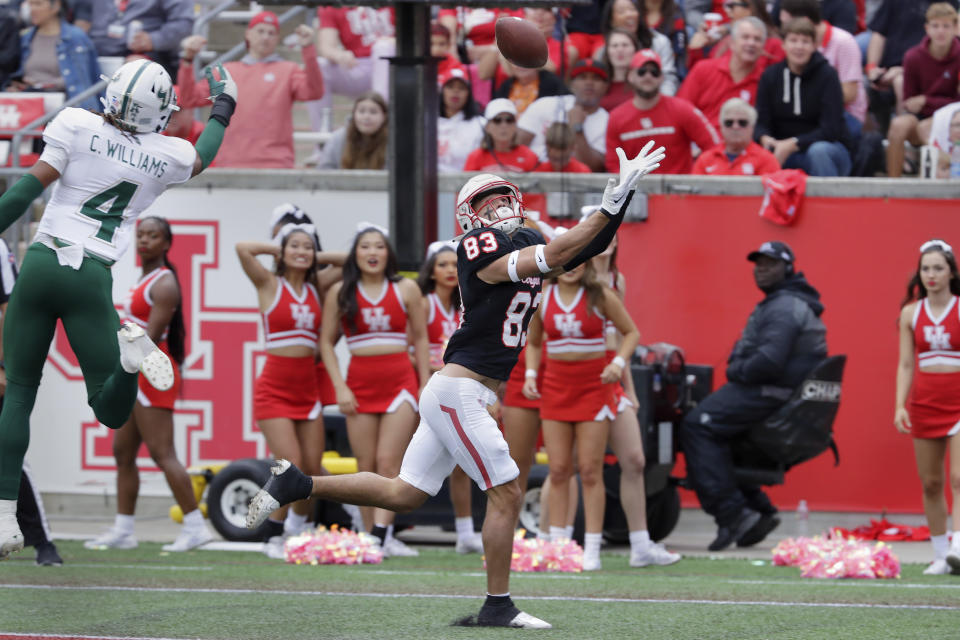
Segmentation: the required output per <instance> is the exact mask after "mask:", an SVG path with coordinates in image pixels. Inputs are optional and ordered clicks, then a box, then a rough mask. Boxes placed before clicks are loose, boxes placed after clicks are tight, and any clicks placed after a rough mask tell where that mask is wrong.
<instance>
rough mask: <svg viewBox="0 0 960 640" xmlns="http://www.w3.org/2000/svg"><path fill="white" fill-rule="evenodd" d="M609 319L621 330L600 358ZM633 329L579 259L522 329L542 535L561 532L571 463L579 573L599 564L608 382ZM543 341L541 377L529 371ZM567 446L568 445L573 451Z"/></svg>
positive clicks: (627, 350)
mask: <svg viewBox="0 0 960 640" xmlns="http://www.w3.org/2000/svg"><path fill="white" fill-rule="evenodd" d="M607 318H609V319H610V321H611V322H613V324H614V326H615V327H616V328H617V329H618V330H619V331H620V332H621V333H622V334H623V335H624V339H623V342H622V344H621V345H620V354H619V355H618V356H617V357H616V358H614V359H613V361H612V362H608V361H607V357H606V340H605V325H606V319H607ZM639 337H640V334H639V332H638V331H637V327H636V326H635V325H634V324H633V320H631V319H630V316H629V315H628V314H627V311H626V309H625V308H624V306H623V303H622V302H620V299H619V298H617V296H616V295H615V294H614V293H613V291H611V290H610V289H608V288H606V287H604V286H602V285H601V284H600V283H599V282H597V280H596V273H595V271H594V269H593V266H592V265H591V264H590V263H589V262H587V263H585V264H583V265H580V266H579V267H577V268H576V269H573V270H571V271H568V272H566V273H564V274H563V275H561V276H560V277H559V278H557V281H556V284H554V285H552V286H550V287H549V288H548V289H547V291H546V292H545V293H544V296H543V304H542V305H541V306H540V309H539V311H538V312H537V313H536V314H535V315H534V317H533V319H532V320H531V321H530V327H529V331H528V334H527V349H526V363H527V376H526V381H525V382H524V392H525V393H526V395H527V396H528V397H537V396H540V418H541V419H542V420H543V441H544V445H545V446H546V449H547V455H548V456H549V458H550V494H549V498H548V502H549V513H550V537H551V538H561V537H565V536H566V534H565V532H564V526H565V524H566V522H565V515H566V513H567V508H568V505H567V500H568V491H567V488H568V486H569V482H570V478H571V475H572V474H573V467H574V460H573V455H574V450H575V451H576V456H577V461H576V466H577V468H578V469H579V472H580V482H581V483H582V485H583V505H584V521H585V522H584V524H585V531H586V533H585V536H584V545H583V546H584V551H583V569H584V571H594V570H597V569H599V568H600V541H601V538H602V536H603V534H602V531H603V512H604V506H605V503H606V496H605V493H604V486H603V456H604V453H605V452H606V449H607V437H608V431H609V426H610V419H611V418H613V412H612V411H611V405H612V404H613V393H614V383H615V382H616V381H617V380H619V379H620V377H621V376H622V374H623V369H624V367H625V366H626V358H628V357H630V355H631V354H632V353H633V350H634V349H635V348H636V346H637V341H638V340H639ZM544 343H545V345H546V350H547V353H546V358H544V359H543V360H544V372H543V378H542V380H541V383H540V385H539V389H538V384H537V376H536V375H534V372H536V371H537V368H538V366H539V364H540V360H541V353H542V348H543V345H544ZM574 446H575V447H576V449H574Z"/></svg>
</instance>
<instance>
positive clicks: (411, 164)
mask: <svg viewBox="0 0 960 640" xmlns="http://www.w3.org/2000/svg"><path fill="white" fill-rule="evenodd" d="M395 15H396V33H397V36H396V37H397V55H396V57H394V58H391V59H390V107H389V108H390V137H389V148H388V153H387V156H388V158H389V160H388V162H389V166H390V172H389V175H390V179H389V184H390V214H391V215H390V221H391V227H392V228H391V230H390V233H391V235H392V237H393V239H394V246H396V248H397V259H398V262H399V266H400V268H401V269H403V270H410V271H413V270H416V269H417V268H418V267H419V265H420V263H421V262H422V261H423V256H424V253H426V248H427V244H429V243H430V242H432V241H433V240H436V237H437V199H436V193H437V113H438V112H437V100H438V98H437V62H436V60H435V59H434V58H432V57H431V56H430V5H428V4H425V3H412V2H398V3H397V4H396V5H395Z"/></svg>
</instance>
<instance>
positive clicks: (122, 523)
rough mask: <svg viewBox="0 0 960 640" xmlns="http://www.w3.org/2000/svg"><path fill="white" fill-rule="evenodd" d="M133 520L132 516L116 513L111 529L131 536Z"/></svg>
mask: <svg viewBox="0 0 960 640" xmlns="http://www.w3.org/2000/svg"><path fill="white" fill-rule="evenodd" d="M133 520H134V516H128V515H124V514H122V513H118V514H117V517H116V518H115V519H114V521H113V528H114V529H116V530H117V531H119V532H120V533H124V534H126V535H128V536H129V535H133Z"/></svg>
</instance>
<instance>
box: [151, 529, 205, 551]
mask: <svg viewBox="0 0 960 640" xmlns="http://www.w3.org/2000/svg"><path fill="white" fill-rule="evenodd" d="M208 542H213V534H212V533H210V529H208V528H207V525H206V524H204V525H203V527H201V528H198V529H193V530H187V528H186V527H184V528H183V529H181V530H180V534H179V535H178V536H177V539H176V540H174V541H173V542H172V543H170V544H165V545H163V546H162V547H161V549H163V550H164V551H174V552H180V551H190V549H196V548H197V547H202V546H203V545H205V544H207V543H208Z"/></svg>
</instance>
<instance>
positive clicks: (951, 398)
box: [907, 296, 960, 438]
mask: <svg viewBox="0 0 960 640" xmlns="http://www.w3.org/2000/svg"><path fill="white" fill-rule="evenodd" d="M911 326H912V327H913V344H914V346H915V349H916V352H917V372H916V374H915V375H914V377H913V387H912V388H911V390H910V400H909V402H908V403H907V412H908V413H909V414H910V422H911V423H912V424H913V433H912V435H913V437H914V438H946V437H950V436H953V435H956V434H957V433H958V432H960V372H956V373H930V372H927V371H924V369H926V368H929V367H932V366H934V365H948V366H951V367H960V303H958V302H957V296H953V298H952V299H951V300H950V303H949V304H947V308H946V309H944V310H943V313H941V314H940V316H939V317H937V318H934V317H933V313H932V312H931V311H930V303H929V300H928V299H927V298H923V299H922V300H920V301H918V302H917V308H916V310H915V311H914V314H913V321H912V323H911Z"/></svg>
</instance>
